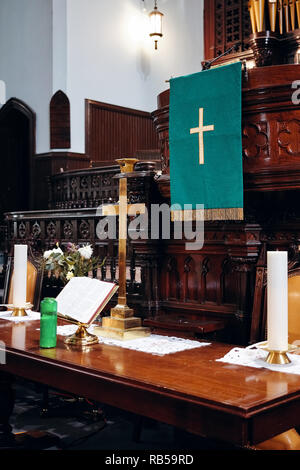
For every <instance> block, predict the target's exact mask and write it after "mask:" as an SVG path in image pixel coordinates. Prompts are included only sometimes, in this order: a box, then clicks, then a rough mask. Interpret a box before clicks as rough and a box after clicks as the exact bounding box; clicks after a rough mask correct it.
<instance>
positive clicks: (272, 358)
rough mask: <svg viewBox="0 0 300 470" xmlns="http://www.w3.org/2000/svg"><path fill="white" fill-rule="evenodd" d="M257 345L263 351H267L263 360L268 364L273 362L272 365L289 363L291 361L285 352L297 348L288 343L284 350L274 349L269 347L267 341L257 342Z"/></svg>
mask: <svg viewBox="0 0 300 470" xmlns="http://www.w3.org/2000/svg"><path fill="white" fill-rule="evenodd" d="M258 347H259V348H261V349H264V350H265V351H268V353H269V354H268V356H267V357H266V359H265V361H266V362H267V363H268V364H273V365H284V364H290V363H291V362H292V361H291V360H290V358H289V357H288V355H287V353H288V352H293V351H296V349H298V348H297V346H294V345H292V344H289V345H288V349H287V350H286V351H274V350H272V349H269V347H268V342H267V341H266V342H264V343H261V344H259V345H258Z"/></svg>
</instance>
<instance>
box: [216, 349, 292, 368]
mask: <svg viewBox="0 0 300 470" xmlns="http://www.w3.org/2000/svg"><path fill="white" fill-rule="evenodd" d="M267 355H268V352H267V351H264V350H263V349H259V348H258V347H257V346H256V345H252V346H248V347H247V348H233V349H231V350H230V351H229V352H228V353H227V354H225V356H224V357H222V358H220V359H216V361H217V362H225V363H227V364H236V365H239V366H246V367H255V368H259V369H260V368H264V369H270V370H273V371H276V372H286V373H289V374H300V356H298V355H297V354H288V357H289V359H290V360H291V363H290V364H284V365H276V364H275V365H273V364H268V363H267V362H266V361H265V359H266V358H267Z"/></svg>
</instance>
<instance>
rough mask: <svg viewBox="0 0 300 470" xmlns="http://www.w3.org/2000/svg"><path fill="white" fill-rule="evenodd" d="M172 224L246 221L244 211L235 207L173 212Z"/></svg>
mask: <svg viewBox="0 0 300 470" xmlns="http://www.w3.org/2000/svg"><path fill="white" fill-rule="evenodd" d="M171 220H172V222H184V221H186V222H188V221H191V220H193V221H194V220H195V221H196V220H199V221H201V220H204V221H205V220H206V221H208V220H244V209H243V208H240V207H233V208H228V209H197V210H196V209H194V210H185V211H184V210H178V211H171Z"/></svg>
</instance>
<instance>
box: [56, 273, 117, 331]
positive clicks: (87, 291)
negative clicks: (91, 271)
mask: <svg viewBox="0 0 300 470" xmlns="http://www.w3.org/2000/svg"><path fill="white" fill-rule="evenodd" d="M116 288H117V286H116V284H114V283H112V282H104V281H99V280H98V279H92V278H89V277H73V278H72V279H71V280H70V281H69V282H68V284H67V285H66V286H65V287H64V288H63V290H62V291H61V293H60V294H59V295H58V296H57V297H56V300H57V311H58V313H60V314H62V315H67V316H69V317H71V318H73V319H74V320H77V321H79V322H81V323H90V321H91V320H92V319H93V317H94V315H95V313H96V312H97V310H98V309H99V307H100V306H102V304H103V303H104V302H105V300H106V299H107V297H108V296H109V295H110V294H111V292H112V291H113V290H114V289H116Z"/></svg>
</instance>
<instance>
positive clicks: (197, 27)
mask: <svg viewBox="0 0 300 470" xmlns="http://www.w3.org/2000/svg"><path fill="white" fill-rule="evenodd" d="M153 5H154V1H152V0H145V2H143V1H142V0H109V1H107V0H85V1H83V0H67V24H68V34H67V43H68V54H67V55H68V65H67V70H68V80H67V93H68V96H69V98H70V101H71V126H72V129H71V141H72V150H73V151H77V152H84V148H85V143H84V99H85V98H90V99H94V100H97V101H103V102H107V103H112V104H117V105H120V106H127V107H131V108H136V109H141V110H145V111H153V110H154V109H156V103H157V95H158V94H159V93H160V92H161V91H163V90H165V89H166V88H167V87H168V84H167V83H166V82H165V80H167V79H169V78H170V77H171V76H178V75H182V74H188V73H193V72H196V71H199V70H200V69H201V60H202V59H203V0H159V1H158V8H159V10H160V11H161V12H162V13H164V18H163V20H164V26H163V29H164V37H163V38H162V39H161V40H160V41H159V44H158V50H154V44H153V41H152V40H151V39H150V38H149V36H148V34H147V33H146V28H147V23H148V13H149V12H150V11H151V10H152V9H153ZM143 6H145V8H146V10H147V12H146V13H144V12H143Z"/></svg>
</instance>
